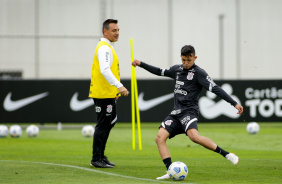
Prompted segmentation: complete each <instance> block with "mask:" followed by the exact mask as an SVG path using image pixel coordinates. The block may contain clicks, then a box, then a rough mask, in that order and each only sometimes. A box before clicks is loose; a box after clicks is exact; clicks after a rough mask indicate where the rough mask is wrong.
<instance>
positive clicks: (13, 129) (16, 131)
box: [10, 125, 22, 137]
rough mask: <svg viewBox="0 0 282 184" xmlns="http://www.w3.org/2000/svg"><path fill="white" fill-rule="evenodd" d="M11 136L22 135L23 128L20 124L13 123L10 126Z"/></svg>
mask: <svg viewBox="0 0 282 184" xmlns="http://www.w3.org/2000/svg"><path fill="white" fill-rule="evenodd" d="M10 135H11V137H20V136H21V135H22V128H21V127H20V126H19V125H12V126H11V127H10Z"/></svg>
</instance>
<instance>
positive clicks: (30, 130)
mask: <svg viewBox="0 0 282 184" xmlns="http://www.w3.org/2000/svg"><path fill="white" fill-rule="evenodd" d="M26 133H27V135H28V136H29V137H36V136H37V135H38V134H39V128H38V126H36V125H29V126H28V127H27V128H26Z"/></svg>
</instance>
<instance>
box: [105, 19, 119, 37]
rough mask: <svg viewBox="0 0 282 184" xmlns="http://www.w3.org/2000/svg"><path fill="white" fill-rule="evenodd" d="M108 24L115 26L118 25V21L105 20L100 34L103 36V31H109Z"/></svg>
mask: <svg viewBox="0 0 282 184" xmlns="http://www.w3.org/2000/svg"><path fill="white" fill-rule="evenodd" d="M110 23H115V24H117V23H118V20H115V19H107V20H105V21H104V23H103V27H102V33H103V34H104V29H107V30H109V24H110Z"/></svg>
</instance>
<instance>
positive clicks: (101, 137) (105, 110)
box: [92, 98, 117, 162]
mask: <svg viewBox="0 0 282 184" xmlns="http://www.w3.org/2000/svg"><path fill="white" fill-rule="evenodd" d="M94 103H95V109H96V114H97V125H96V127H95V132H94V136H93V152H92V162H95V161H97V160H101V159H103V158H104V152H105V148H106V144H107V140H108V137H109V134H110V131H111V129H112V128H113V127H114V126H115V122H116V120H117V114H116V100H115V98H105V99H97V98H94Z"/></svg>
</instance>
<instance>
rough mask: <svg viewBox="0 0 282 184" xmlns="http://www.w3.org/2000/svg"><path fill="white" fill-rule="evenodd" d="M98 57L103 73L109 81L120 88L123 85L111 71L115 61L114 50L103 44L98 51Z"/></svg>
mask: <svg viewBox="0 0 282 184" xmlns="http://www.w3.org/2000/svg"><path fill="white" fill-rule="evenodd" d="M97 58H98V60H99V66H100V71H101V74H102V75H103V76H104V77H105V79H106V80H107V81H108V82H109V84H110V85H112V86H115V87H116V88H120V87H122V86H123V85H122V84H121V83H120V82H119V81H118V80H117V78H116V77H115V76H114V74H113V72H112V71H111V66H112V63H113V53H112V50H111V49H110V48H109V47H108V46H106V45H103V46H101V47H100V48H99V49H98V51H97Z"/></svg>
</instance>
